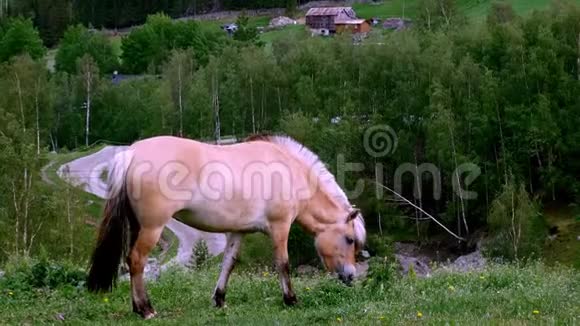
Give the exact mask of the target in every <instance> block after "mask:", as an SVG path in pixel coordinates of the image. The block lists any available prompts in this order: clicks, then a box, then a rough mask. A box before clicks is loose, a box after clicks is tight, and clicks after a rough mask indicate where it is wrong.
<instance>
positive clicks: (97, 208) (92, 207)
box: [46, 145, 104, 220]
mask: <svg viewBox="0 0 580 326" xmlns="http://www.w3.org/2000/svg"><path fill="white" fill-rule="evenodd" d="M103 147H104V145H99V146H95V147H92V148H90V149H88V150H86V151H78V152H70V153H66V154H49V155H48V157H47V159H48V160H49V161H50V162H54V163H53V164H52V165H51V166H50V168H48V169H47V170H46V174H47V177H48V178H49V179H50V180H52V181H53V182H54V183H55V185H56V188H57V189H56V190H57V191H58V189H62V188H63V187H66V183H65V181H64V180H62V179H61V178H60V177H59V176H58V175H57V173H56V171H57V170H58V169H59V168H60V167H61V166H62V165H63V164H65V163H67V162H71V161H74V160H76V159H78V158H81V157H83V156H87V155H90V154H93V153H96V152H98V151H100V150H101V149H103ZM79 196H80V197H81V198H82V199H83V200H85V201H86V202H87V203H88V202H90V204H88V205H87V206H86V213H87V215H89V216H90V217H92V218H94V219H96V220H98V219H100V216H101V209H102V203H103V202H102V199H101V198H99V197H97V196H94V195H92V194H89V193H86V192H84V191H81V190H79Z"/></svg>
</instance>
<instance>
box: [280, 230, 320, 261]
mask: <svg viewBox="0 0 580 326" xmlns="http://www.w3.org/2000/svg"><path fill="white" fill-rule="evenodd" d="M288 256H289V258H290V265H291V266H298V265H303V264H314V265H316V264H318V262H319V258H318V254H317V252H316V247H315V246H314V238H313V237H312V236H311V235H310V234H308V233H306V232H305V231H304V230H303V229H302V228H301V227H299V226H298V225H296V224H293V225H292V227H291V228H290V236H289V238H288Z"/></svg>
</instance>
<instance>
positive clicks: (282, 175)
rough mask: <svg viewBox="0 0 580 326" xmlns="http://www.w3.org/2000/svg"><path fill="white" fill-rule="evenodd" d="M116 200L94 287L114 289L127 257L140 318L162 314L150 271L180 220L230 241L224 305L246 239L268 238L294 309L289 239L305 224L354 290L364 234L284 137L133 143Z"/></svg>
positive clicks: (121, 162) (97, 256) (104, 230)
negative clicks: (153, 297) (155, 253)
mask: <svg viewBox="0 0 580 326" xmlns="http://www.w3.org/2000/svg"><path fill="white" fill-rule="evenodd" d="M109 171H110V173H109V188H108V199H107V201H106V203H105V207H104V212H103V216H104V217H103V220H102V222H101V224H100V226H99V232H98V237H97V241H96V245H95V249H94V251H93V254H92V257H91V260H90V267H89V273H88V277H87V287H88V290H89V291H90V292H107V291H111V290H112V289H113V287H114V285H115V283H116V280H117V276H118V271H119V266H120V264H121V262H122V260H123V259H126V263H127V265H128V268H129V273H130V279H131V296H132V304H133V311H134V312H135V313H137V314H139V315H141V317H143V318H145V319H149V318H152V317H154V316H155V315H156V311H155V310H154V309H153V307H152V305H151V302H150V299H149V296H148V293H147V291H146V289H145V282H144V279H143V270H144V267H145V264H146V262H147V257H148V255H149V253H150V251H151V250H152V248H153V247H154V246H155V245H156V244H157V241H158V240H159V237H160V235H161V232H162V231H163V229H164V227H165V225H166V224H167V223H168V221H169V220H170V219H171V218H172V217H175V218H176V219H178V220H180V221H182V222H184V223H185V224H187V225H189V226H191V227H193V228H196V229H198V230H202V231H206V232H219V233H225V234H226V246H225V249H224V255H223V262H222V265H221V271H220V274H219V277H218V281H217V284H216V287H215V290H214V292H213V296H212V300H213V304H214V305H215V306H216V307H223V306H224V304H225V295H226V287H227V284H228V279H229V277H230V274H231V272H232V270H233V268H234V265H235V263H236V259H237V258H238V253H239V251H240V245H241V242H242V238H243V236H244V234H246V233H251V232H262V233H265V234H266V235H268V236H269V237H270V238H271V240H272V243H273V250H274V260H275V265H276V269H277V272H278V274H279V279H280V286H281V289H282V292H283V302H284V303H285V304H286V305H294V304H296V303H297V298H296V295H295V293H294V291H293V290H292V285H291V281H290V277H289V276H290V275H289V274H290V267H289V262H288V236H289V232H290V227H291V225H292V223H294V222H297V223H298V224H299V225H300V226H301V227H302V228H303V229H304V230H306V231H307V232H309V233H310V234H312V235H313V236H314V240H315V247H316V250H317V252H318V255H319V257H320V259H321V260H322V262H323V265H324V266H325V267H326V269H327V270H328V271H329V272H334V273H336V274H337V275H338V277H339V279H340V280H342V281H343V282H344V283H346V284H350V282H351V281H352V280H353V278H354V276H355V274H356V269H355V255H356V253H357V252H358V251H360V250H361V248H362V247H363V245H364V242H365V236H366V231H365V227H364V220H363V217H362V214H361V212H360V211H359V210H358V209H356V208H354V207H353V206H352V205H351V204H350V203H349V200H348V199H347V196H346V195H345V193H344V192H343V190H342V189H341V188H340V186H339V185H338V184H337V182H336V180H335V178H334V176H333V175H332V174H331V173H330V172H329V171H328V169H327V168H326V167H325V165H324V163H323V162H322V161H321V160H320V159H319V158H318V156H317V155H316V154H314V153H313V152H312V151H310V150H309V149H308V148H306V147H305V146H303V145H302V144H300V143H299V142H297V141H295V140H294V139H292V138H290V137H288V136H283V135H256V136H252V137H249V138H248V139H246V140H245V141H244V142H241V143H237V144H230V145H214V144H207V143H201V142H197V141H194V140H190V139H185V138H178V137H172V136H158V137H152V138H147V139H144V140H140V141H138V142H135V143H133V144H132V145H131V146H130V147H129V148H128V149H127V150H126V151H123V152H120V153H118V154H116V155H115V157H114V159H113V161H112V164H111V168H110V169H109Z"/></svg>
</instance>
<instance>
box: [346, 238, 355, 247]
mask: <svg viewBox="0 0 580 326" xmlns="http://www.w3.org/2000/svg"><path fill="white" fill-rule="evenodd" d="M346 243H348V244H349V245H351V244H353V243H354V239H353V238H351V237H349V236H347V237H346Z"/></svg>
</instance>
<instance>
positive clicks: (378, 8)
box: [353, 0, 580, 19]
mask: <svg viewBox="0 0 580 326" xmlns="http://www.w3.org/2000/svg"><path fill="white" fill-rule="evenodd" d="M573 1H575V2H576V3H580V0H573ZM493 2H494V0H457V1H456V8H457V11H458V12H459V13H460V14H463V15H465V16H467V17H470V18H475V19H479V18H482V17H485V16H486V15H487V13H488V12H489V9H490V8H491V4H492V3H493ZM506 2H508V3H510V4H511V6H512V7H513V8H514V11H515V12H516V13H517V14H519V15H524V14H527V13H529V12H531V11H533V10H542V9H546V8H548V7H549V6H550V4H551V3H552V1H551V0H508V1H506ZM420 3H421V1H419V0H390V1H383V2H380V3H378V4H354V5H353V7H354V9H355V10H356V12H357V14H358V15H359V16H360V17H363V18H372V17H380V18H387V17H403V16H405V17H409V18H414V17H416V16H417V14H418V11H419V8H418V6H419V4H420Z"/></svg>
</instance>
